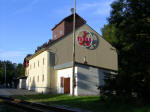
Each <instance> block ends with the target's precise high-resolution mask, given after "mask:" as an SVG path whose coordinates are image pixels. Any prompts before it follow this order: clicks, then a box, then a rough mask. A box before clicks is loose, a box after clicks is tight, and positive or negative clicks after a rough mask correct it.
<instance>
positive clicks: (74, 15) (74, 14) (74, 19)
mask: <svg viewBox="0 0 150 112" xmlns="http://www.w3.org/2000/svg"><path fill="white" fill-rule="evenodd" d="M75 24H76V0H74V10H73V53H72V58H73V65H72V96H74V88H75V84H74V83H75Z"/></svg>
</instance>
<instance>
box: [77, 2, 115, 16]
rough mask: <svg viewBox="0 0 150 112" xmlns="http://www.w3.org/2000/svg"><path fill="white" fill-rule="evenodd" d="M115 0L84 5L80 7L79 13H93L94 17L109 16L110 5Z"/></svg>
mask: <svg viewBox="0 0 150 112" xmlns="http://www.w3.org/2000/svg"><path fill="white" fill-rule="evenodd" d="M113 1H114V0H105V1H101V2H93V3H84V4H81V5H79V7H78V9H77V11H79V12H85V11H86V12H91V13H90V14H93V15H102V16H103V15H108V14H109V13H110V10H111V7H110V4H111V3H112V2H113Z"/></svg>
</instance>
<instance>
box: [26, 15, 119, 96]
mask: <svg viewBox="0 0 150 112" xmlns="http://www.w3.org/2000/svg"><path fill="white" fill-rule="evenodd" d="M72 29H73V14H72V15H70V16H68V17H66V18H64V19H63V20H62V21H60V22H59V23H58V24H57V25H56V26H55V27H54V28H53V29H52V31H53V39H52V40H49V42H48V43H45V44H43V45H42V46H41V47H38V49H37V50H36V51H35V53H34V54H33V55H30V56H28V57H26V58H25V66H26V72H25V74H26V76H27V80H26V85H27V87H26V88H27V89H28V90H34V91H37V92H40V93H47V92H52V93H59V94H72V65H73V61H72V50H73V38H72V36H73V32H72ZM75 34H76V42H75V49H76V50H75V54H76V55H75V82H74V85H75V88H74V91H75V95H98V94H99V90H98V86H99V85H103V84H104V74H105V73H110V74H111V73H112V74H114V73H116V72H117V70H118V60H117V51H116V49H115V48H114V47H113V46H112V45H111V44H110V43H108V42H107V41H106V40H105V39H103V38H102V37H101V36H100V35H99V34H98V33H97V32H96V31H94V30H93V29H92V28H91V27H90V26H89V25H88V24H86V21H85V20H84V19H83V18H81V17H80V16H79V15H78V14H76V31H75Z"/></svg>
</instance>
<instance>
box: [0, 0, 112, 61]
mask: <svg viewBox="0 0 150 112" xmlns="http://www.w3.org/2000/svg"><path fill="white" fill-rule="evenodd" d="M113 1H114V0H76V2H77V3H76V5H77V6H76V8H77V9H76V10H77V13H78V14H79V15H80V16H81V17H82V18H84V19H85V20H86V21H87V24H88V25H90V26H91V27H92V28H93V29H94V30H95V31H97V32H98V33H99V34H101V28H103V26H104V24H107V23H108V22H107V18H108V17H109V15H110V11H111V7H110V4H111V3H112V2H113ZM71 8H73V0H0V60H3V61H4V60H9V61H11V62H13V63H23V60H24V57H25V56H26V55H27V54H33V53H34V51H35V50H36V48H37V46H40V45H42V44H43V43H45V42H47V41H48V40H49V39H51V38H52V31H51V29H52V28H53V27H54V26H55V25H56V24H57V23H59V22H60V21H61V20H62V19H63V18H65V17H66V16H69V15H70V14H71V11H70V9H71Z"/></svg>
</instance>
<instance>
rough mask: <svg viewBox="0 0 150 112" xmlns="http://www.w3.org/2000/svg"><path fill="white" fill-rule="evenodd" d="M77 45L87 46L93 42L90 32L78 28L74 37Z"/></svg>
mask: <svg viewBox="0 0 150 112" xmlns="http://www.w3.org/2000/svg"><path fill="white" fill-rule="evenodd" d="M76 40H77V43H78V45H79V46H82V47H85V48H89V47H91V45H92V42H93V36H92V34H91V33H90V32H89V31H87V30H80V31H79V32H78V34H77V37H76Z"/></svg>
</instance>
